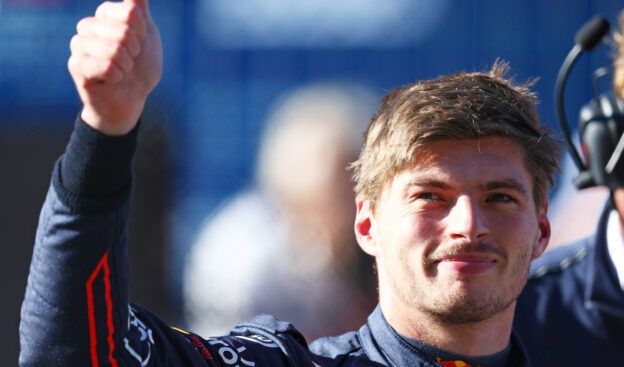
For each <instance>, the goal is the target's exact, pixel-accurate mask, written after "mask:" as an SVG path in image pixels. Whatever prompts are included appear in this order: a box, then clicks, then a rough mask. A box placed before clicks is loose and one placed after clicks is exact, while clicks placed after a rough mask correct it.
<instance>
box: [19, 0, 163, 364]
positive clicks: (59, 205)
mask: <svg viewBox="0 0 624 367" xmlns="http://www.w3.org/2000/svg"><path fill="white" fill-rule="evenodd" d="M71 51H72V54H71V57H70V59H69V63H68V64H69V70H70V72H71V75H72V77H73V79H74V82H75V84H76V87H77V90H78V93H79V94H80V98H81V99H82V101H83V104H84V108H83V110H82V113H81V119H78V120H77V121H76V125H75V128H74V131H73V133H72V136H71V138H70V142H69V144H68V146H67V149H66V151H65V154H64V155H63V156H62V157H61V158H60V159H59V160H58V161H57V163H56V165H55V167H54V172H53V179H52V187H51V188H50V190H49V192H48V195H47V197H46V201H45V203H44V206H43V208H42V211H41V216H40V219H39V227H38V229H37V235H36V239H35V247H34V250H33V256H32V261H31V267H30V274H29V277H28V285H27V289H26V293H25V298H24V302H23V305H22V317H21V322H20V345H21V350H20V361H19V362H20V365H22V366H91V365H92V366H108V365H110V366H124V365H143V363H144V362H147V361H150V362H151V363H155V362H156V361H158V360H159V359H158V357H159V356H157V355H156V353H155V352H154V353H152V350H151V348H152V346H153V345H154V343H155V340H154V337H155V336H154V333H156V332H157V330H156V329H154V330H153V331H152V327H150V326H149V325H146V324H145V323H143V322H142V321H140V320H139V319H138V318H137V317H136V314H135V312H134V311H132V308H131V307H130V304H129V302H128V298H127V288H128V279H129V277H128V264H127V257H126V254H125V243H126V227H125V226H126V219H127V215H128V203H129V198H130V187H131V182H132V175H131V166H132V156H133V153H134V149H135V146H136V136H137V128H135V126H136V124H137V122H138V119H139V116H140V114H141V111H142V109H143V106H144V104H145V100H146V98H147V96H148V94H149V92H150V91H151V90H152V89H153V88H154V87H155V85H156V83H157V82H158V80H159V78H160V76H161V69H162V49H161V44H160V36H159V34H158V30H157V29H156V26H155V25H154V22H153V20H152V18H151V16H150V14H149V8H148V4H147V1H146V0H143V1H138V0H134V1H124V2H115V3H113V2H106V3H103V4H102V5H101V6H99V7H98V9H97V12H96V14H95V16H94V17H90V18H85V19H83V20H81V21H80V23H79V24H78V26H77V35H76V36H75V37H74V38H72V41H71ZM161 361H162V359H161ZM163 364H166V363H163Z"/></svg>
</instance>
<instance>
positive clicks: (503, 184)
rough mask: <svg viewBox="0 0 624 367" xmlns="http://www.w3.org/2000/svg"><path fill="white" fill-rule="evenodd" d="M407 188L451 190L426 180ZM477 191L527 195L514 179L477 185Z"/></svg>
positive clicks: (417, 181) (522, 186)
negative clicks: (507, 190) (503, 191)
mask: <svg viewBox="0 0 624 367" xmlns="http://www.w3.org/2000/svg"><path fill="white" fill-rule="evenodd" d="M407 186H408V187H414V186H425V187H436V188H439V189H450V188H451V185H449V184H447V183H445V182H442V181H437V180H431V179H427V178H422V179H415V180H412V181H410V182H409V183H408V184H407ZM479 189H481V190H484V191H491V190H496V189H510V190H514V191H517V192H519V193H521V194H524V195H526V194H527V193H528V190H527V188H526V187H525V185H523V184H522V182H520V181H519V180H517V179H515V178H508V179H503V180H495V181H489V182H486V183H484V184H481V185H479Z"/></svg>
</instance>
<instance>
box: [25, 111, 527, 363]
mask: <svg viewBox="0 0 624 367" xmlns="http://www.w3.org/2000/svg"><path fill="white" fill-rule="evenodd" d="M137 129H138V128H135V129H134V130H133V131H132V132H131V133H129V134H128V135H125V136H122V137H107V136H104V135H102V134H99V133H97V132H96V131H95V130H92V129H91V128H90V127H88V126H87V125H86V124H84V123H83V122H82V121H80V120H77V121H76V126H75V129H74V132H73V133H72V137H71V138H70V143H69V144H68V146H67V149H66V152H65V154H64V156H62V157H61V159H59V160H58V161H57V164H56V165H55V168H54V173H53V179H52V185H51V187H50V190H49V191H48V194H47V197H46V200H45V203H44V205H43V209H42V211H41V216H40V220H39V227H38V231H37V235H36V240H35V247H34V251H33V256H32V262H31V269H30V274H29V278H28V285H27V289H26V295H25V299H24V303H23V305H22V318H21V323H20V343H21V353H20V360H19V362H20V365H21V366H46V367H51V366H94V367H96V366H102V367H103V366H232V367H234V366H238V367H262V366H267V367H279V366H302V367H304V366H305V367H317V366H439V364H437V363H436V362H432V361H426V360H424V359H423V357H422V356H421V355H420V354H419V353H418V352H417V351H416V350H415V349H414V348H413V347H411V346H410V344H409V343H406V342H405V340H404V339H403V338H402V337H401V336H400V335H398V334H397V333H396V332H395V331H394V329H392V327H391V326H390V325H389V324H388V323H387V322H386V320H385V319H384V317H383V315H382V312H381V310H380V308H379V307H377V308H376V309H375V311H374V312H373V313H372V314H371V315H370V317H369V318H368V322H367V323H366V324H364V325H363V326H362V327H361V328H360V329H359V330H358V331H353V332H349V333H346V334H344V335H341V336H338V337H330V338H321V339H318V340H316V341H315V342H313V343H312V344H310V346H309V347H308V345H307V343H306V340H305V339H304V338H303V336H302V335H301V334H300V333H299V332H298V331H297V330H296V329H295V328H294V327H293V326H292V325H291V324H289V323H286V322H282V321H279V320H277V319H275V318H273V317H271V316H266V315H263V316H258V317H256V318H254V319H252V320H251V321H248V322H246V323H243V324H239V325H237V326H235V327H234V328H233V329H232V330H231V332H230V333H229V334H227V335H224V336H220V337H215V338H204V337H200V336H199V335H195V334H193V333H189V332H186V331H183V330H178V329H175V328H172V327H170V326H169V325H166V324H165V323H163V322H162V321H161V320H160V319H159V318H158V317H156V316H155V315H153V314H152V313H151V312H149V311H148V310H146V309H144V308H142V307H140V306H139V305H135V304H132V303H130V302H129V300H128V282H129V266H128V260H127V256H126V249H125V244H126V225H125V223H126V219H127V216H128V206H129V204H128V202H129V198H130V186H131V177H132V176H131V160H132V155H133V152H134V147H135V146H136V134H137ZM206 281H218V280H214V279H206ZM509 361H511V363H510V364H511V365H512V366H527V365H528V362H527V358H526V354H525V352H524V349H523V347H522V346H521V343H520V342H519V340H518V338H517V337H516V336H515V334H514V335H512V338H511V352H510V356H509Z"/></svg>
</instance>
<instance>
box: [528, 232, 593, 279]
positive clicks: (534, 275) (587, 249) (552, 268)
mask: <svg viewBox="0 0 624 367" xmlns="http://www.w3.org/2000/svg"><path fill="white" fill-rule="evenodd" d="M595 241H596V238H595V235H592V236H590V237H586V238H584V239H581V240H579V241H576V242H573V243H571V244H568V245H562V246H558V247H556V248H554V249H552V250H549V251H546V252H545V253H544V254H543V255H542V256H541V257H539V258H538V259H536V260H535V261H533V263H532V264H531V272H530V275H529V281H530V282H531V281H534V280H538V279H543V278H545V277H548V276H557V275H561V274H562V273H563V272H566V270H579V269H580V268H582V267H583V265H584V264H586V263H587V261H588V259H589V254H590V253H591V252H592V251H593V249H594V247H595Z"/></svg>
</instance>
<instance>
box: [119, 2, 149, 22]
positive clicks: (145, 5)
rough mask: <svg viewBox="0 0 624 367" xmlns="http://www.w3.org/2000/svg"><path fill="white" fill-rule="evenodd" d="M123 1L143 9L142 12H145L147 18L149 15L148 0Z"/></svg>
mask: <svg viewBox="0 0 624 367" xmlns="http://www.w3.org/2000/svg"><path fill="white" fill-rule="evenodd" d="M124 2H125V3H129V4H133V5H136V6H138V7H139V8H140V9H141V10H142V11H143V13H145V16H146V17H147V18H149V17H150V10H149V1H148V0H124Z"/></svg>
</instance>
